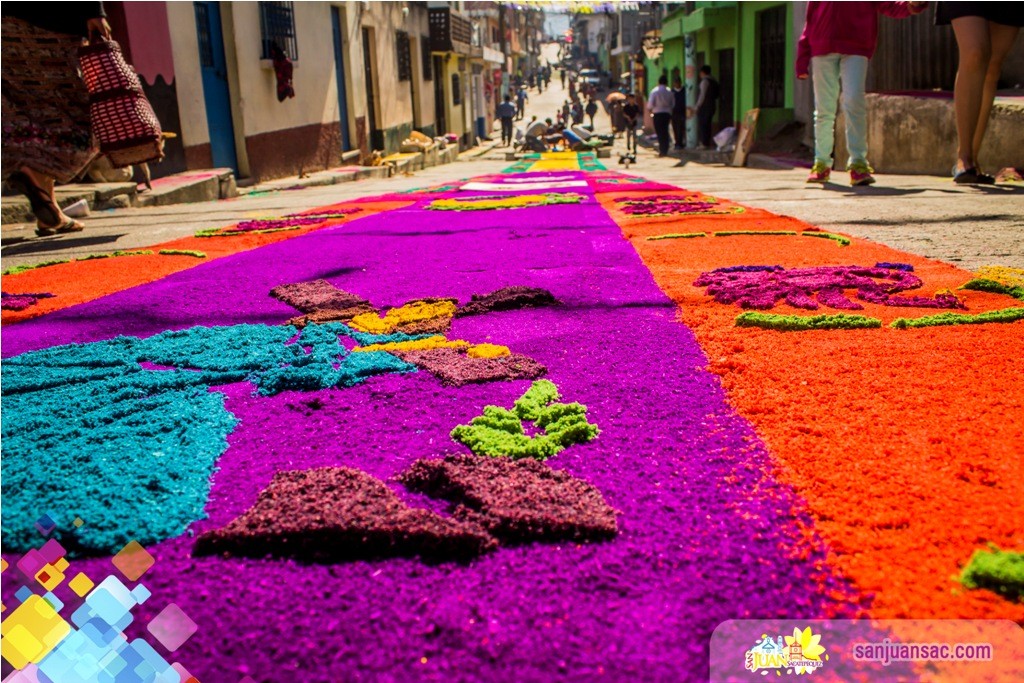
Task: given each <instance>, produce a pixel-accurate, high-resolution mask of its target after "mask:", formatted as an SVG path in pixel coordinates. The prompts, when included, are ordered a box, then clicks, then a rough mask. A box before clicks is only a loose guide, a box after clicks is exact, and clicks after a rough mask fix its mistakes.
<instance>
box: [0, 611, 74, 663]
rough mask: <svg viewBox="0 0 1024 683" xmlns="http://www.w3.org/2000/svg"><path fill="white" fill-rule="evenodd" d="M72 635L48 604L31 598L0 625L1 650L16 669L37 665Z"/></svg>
mask: <svg viewBox="0 0 1024 683" xmlns="http://www.w3.org/2000/svg"><path fill="white" fill-rule="evenodd" d="M70 632H71V625H70V624H68V623H67V622H66V621H64V619H62V618H61V616H60V615H59V614H57V611H56V610H55V609H53V606H52V605H50V603H48V602H46V601H45V600H43V599H42V598H41V597H39V596H38V595H33V596H31V597H29V598H28V600H26V601H25V602H23V603H21V605H19V606H18V608H17V609H16V610H14V611H13V612H11V614H10V616H8V617H7V618H6V619H4V620H3V624H2V625H0V641H2V643H3V645H2V647H0V651H2V653H3V658H4V659H6V660H7V661H8V662H9V663H10V664H11V666H13V667H14V668H16V669H23V668H25V666H26V665H27V664H28V663H30V662H32V663H35V664H38V663H39V662H41V661H42V660H43V658H44V657H45V656H46V655H48V654H49V653H50V652H51V651H52V650H53V649H54V648H55V647H56V646H57V645H58V644H59V643H60V642H61V641H62V640H64V638H66V637H67V635H68V634H69V633H70Z"/></svg>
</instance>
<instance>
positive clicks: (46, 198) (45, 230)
mask: <svg viewBox="0 0 1024 683" xmlns="http://www.w3.org/2000/svg"><path fill="white" fill-rule="evenodd" d="M21 174H22V176H24V177H23V178H22V179H21V180H20V181H18V182H17V186H18V187H19V189H20V190H21V191H22V192H23V193H24V194H25V195H26V196H27V197H28V199H29V202H30V203H31V204H32V213H34V214H35V215H36V227H37V230H36V232H37V234H40V235H52V234H56V233H66V232H78V231H79V230H81V229H82V228H84V227H85V226H84V225H82V224H81V223H80V222H78V221H75V220H72V219H70V218H68V217H67V215H66V214H65V213H64V212H63V211H61V210H60V205H59V204H57V198H56V197H55V196H54V193H53V185H54V180H53V178H52V177H50V176H48V175H46V174H44V173H39V172H38V171H34V170H32V169H31V168H28V167H27V166H23V167H22V169H21ZM15 175H17V174H15ZM12 178H13V176H12ZM26 181H27V182H26Z"/></svg>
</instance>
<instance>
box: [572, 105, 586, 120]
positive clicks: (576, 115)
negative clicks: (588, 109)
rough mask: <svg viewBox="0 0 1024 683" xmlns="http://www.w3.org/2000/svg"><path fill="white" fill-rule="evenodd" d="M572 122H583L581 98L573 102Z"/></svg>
mask: <svg viewBox="0 0 1024 683" xmlns="http://www.w3.org/2000/svg"><path fill="white" fill-rule="evenodd" d="M572 122H573V123H583V103H582V102H580V101H579V100H576V101H575V102H573V103H572Z"/></svg>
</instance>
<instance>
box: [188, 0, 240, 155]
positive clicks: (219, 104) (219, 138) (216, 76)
mask: <svg viewBox="0 0 1024 683" xmlns="http://www.w3.org/2000/svg"><path fill="white" fill-rule="evenodd" d="M193 4H194V7H195V14H196V36H197V37H198V39H199V66H200V70H201V72H202V81H203V102H204V103H205V105H206V124H207V126H208V127H209V129H210V156H211V157H212V158H213V165H214V167H216V168H230V169H232V170H234V171H235V173H238V155H237V152H236V150H235V124H234V121H232V119H231V93H230V91H229V90H228V65H227V60H226V59H225V58H224V34H223V32H222V30H221V22H220V5H219V4H218V3H216V2H196V3H193Z"/></svg>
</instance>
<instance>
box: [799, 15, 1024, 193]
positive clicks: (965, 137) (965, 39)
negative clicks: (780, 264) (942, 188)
mask: <svg viewBox="0 0 1024 683" xmlns="http://www.w3.org/2000/svg"><path fill="white" fill-rule="evenodd" d="M927 4H928V3H926V2H809V3H807V20H806V24H805V26H804V30H803V34H802V35H801V36H800V42H799V44H798V47H797V62H796V73H797V77H798V78H801V79H806V78H810V79H811V82H812V83H813V86H814V166H813V167H812V168H811V173H810V175H809V176H808V178H807V182H808V183H821V184H824V183H827V182H828V181H829V177H830V175H831V171H832V164H833V159H832V152H833V147H834V140H835V121H836V110H837V101H839V102H841V103H842V107H843V114H844V116H845V118H846V146H847V148H848V149H849V153H850V156H849V159H848V160H847V169H848V170H849V171H850V183H851V184H852V185H870V184H872V183H874V182H875V178H874V176H873V175H872V173H873V169H872V168H871V165H870V164H869V163H868V158H867V153H868V143H867V98H866V96H865V83H866V80H867V72H868V63H869V60H870V59H871V57H872V56H873V55H874V52H875V46H876V43H877V41H878V15H879V14H885V15H886V16H890V17H894V18H898V19H902V18H905V17H909V16H912V15H915V14H919V13H920V12H923V11H924V9H925V6H926V5H927ZM935 23H936V24H938V25H951V26H952V28H953V35H954V36H955V37H956V42H957V46H958V50H959V53H960V55H959V56H960V61H959V67H958V69H957V74H956V85H955V87H954V90H953V102H954V110H955V114H956V131H957V154H956V162H955V165H954V166H953V169H952V175H953V181H954V182H956V183H958V184H974V185H991V184H993V183H994V182H995V178H994V177H993V176H991V175H989V174H986V173H983V172H982V171H981V170H980V166H979V162H978V153H979V151H980V149H981V143H982V140H983V139H984V136H985V129H986V127H987V125H988V118H989V114H990V113H991V111H992V104H993V100H994V99H995V92H996V85H997V83H998V81H999V75H1000V71H1001V69H1002V65H1003V61H1004V60H1005V58H1006V55H1007V54H1008V53H1009V51H1010V49H1011V48H1012V47H1013V43H1014V41H1015V40H1016V38H1017V34H1018V32H1019V31H1020V27H1021V26H1022V25H1024V8H1022V7H1021V5H1020V3H1016V2H1008V3H995V2H940V3H938V6H937V8H936V12H935ZM840 92H841V93H842V94H841V95H840Z"/></svg>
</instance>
